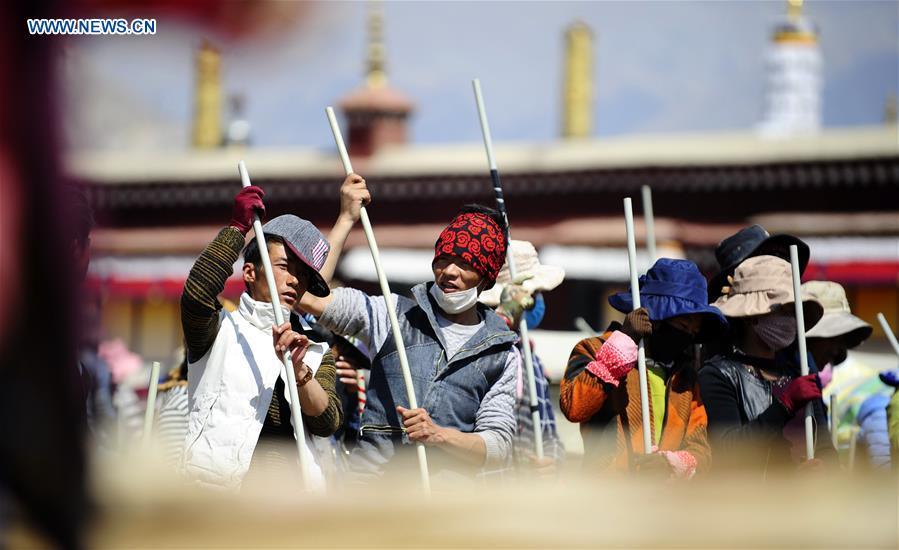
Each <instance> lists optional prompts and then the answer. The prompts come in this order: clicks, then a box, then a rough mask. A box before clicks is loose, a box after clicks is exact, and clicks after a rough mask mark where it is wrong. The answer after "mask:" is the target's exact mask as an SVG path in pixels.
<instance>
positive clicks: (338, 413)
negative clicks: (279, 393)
mask: <svg viewBox="0 0 899 550" xmlns="http://www.w3.org/2000/svg"><path fill="white" fill-rule="evenodd" d="M315 380H316V381H317V382H318V383H319V385H320V386H321V387H322V389H324V390H325V393H327V394H328V408H326V409H325V410H324V412H322V413H321V414H320V415H318V416H306V415H305V414H304V415H303V422H304V423H305V424H306V426H307V427H308V428H309V431H310V432H311V433H312V434H313V435H317V436H319V437H329V436H331V435H333V434H334V432H336V431H337V429H338V428H340V426H341V424H342V423H343V407H342V406H341V403H340V397H339V396H338V395H337V390H336V386H337V367H336V366H335V365H334V354H332V353H331V352H330V351H328V352H327V353H325V355H324V357H322V363H321V365H319V367H318V370H317V371H315Z"/></svg>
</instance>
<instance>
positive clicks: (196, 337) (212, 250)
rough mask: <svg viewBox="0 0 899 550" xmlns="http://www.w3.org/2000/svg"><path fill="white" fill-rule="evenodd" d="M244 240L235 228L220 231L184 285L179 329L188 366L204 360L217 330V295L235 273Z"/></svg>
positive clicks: (220, 307) (219, 305)
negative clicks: (202, 358) (182, 335)
mask: <svg viewBox="0 0 899 550" xmlns="http://www.w3.org/2000/svg"><path fill="white" fill-rule="evenodd" d="M243 244H244V236H243V234H242V233H241V232H240V231H238V230H237V229H235V228H234V227H226V228H224V229H222V230H221V231H219V234H218V235H216V237H215V239H213V240H212V242H211V243H209V245H208V246H206V249H205V250H203V252H202V253H200V257H198V258H197V261H196V262H194V265H193V267H192V268H191V270H190V274H189V275H188V276H187V280H186V281H185V282H184V292H183V293H182V294H181V328H182V329H183V330H184V342H185V346H186V347H187V360H188V362H189V363H192V362H194V361H196V360H197V359H199V358H201V357H203V355H205V354H206V352H207V351H209V348H210V347H211V346H212V344H213V342H215V337H216V335H217V334H218V330H219V323H220V319H219V311H220V310H221V309H222V305H221V304H220V303H219V301H218V295H219V294H220V293H221V292H222V291H223V290H224V289H225V281H227V280H228V277H230V276H231V274H232V273H233V270H234V262H236V261H237V258H238V257H239V256H240V251H241V249H242V248H243Z"/></svg>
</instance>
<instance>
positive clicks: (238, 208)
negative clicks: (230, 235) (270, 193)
mask: <svg viewBox="0 0 899 550" xmlns="http://www.w3.org/2000/svg"><path fill="white" fill-rule="evenodd" d="M264 196H265V191H263V190H262V189H261V188H260V187H256V186H255V185H251V186H249V187H244V188H243V189H241V190H240V193H238V194H237V196H236V197H234V209H233V210H232V213H231V221H230V222H228V225H230V226H231V227H234V228H237V229H238V230H239V231H240V232H241V233H243V234H244V235H246V234H247V232H248V231H249V230H250V228H251V227H252V226H253V214H254V213H255V212H258V213H259V216H260V217H261V216H264V215H265V205H264V204H262V197H264Z"/></svg>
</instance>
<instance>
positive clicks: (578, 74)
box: [562, 21, 593, 138]
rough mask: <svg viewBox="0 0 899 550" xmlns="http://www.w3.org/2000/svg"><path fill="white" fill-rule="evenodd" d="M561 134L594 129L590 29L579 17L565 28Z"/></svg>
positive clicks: (573, 135)
mask: <svg viewBox="0 0 899 550" xmlns="http://www.w3.org/2000/svg"><path fill="white" fill-rule="evenodd" d="M562 94H563V97H562V137H565V138H583V137H589V136H590V135H591V134H592V133H593V32H592V31H591V30H590V27H588V26H587V25H586V24H584V23H583V22H581V21H578V22H576V23H574V24H573V25H571V26H570V27H568V29H567V30H566V31H565V80H564V82H563V91H562Z"/></svg>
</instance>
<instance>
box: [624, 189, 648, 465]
mask: <svg viewBox="0 0 899 550" xmlns="http://www.w3.org/2000/svg"><path fill="white" fill-rule="evenodd" d="M624 224H625V228H626V229H627V264H628V268H629V269H630V275H631V299H632V300H633V303H634V309H635V310H636V309H639V308H640V284H639V282H638V280H637V239H636V237H635V236H634V207H633V205H632V204H631V198H630V197H628V198H626V199H624ZM637 369H638V371H639V372H638V374H639V375H640V410H641V416H642V417H643V452H644V453H646V454H649V453H651V452H652V432H651V427H650V423H649V386H648V382H647V380H646V350H645V348H644V346H643V340H640V344H639V346H638V348H637Z"/></svg>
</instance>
